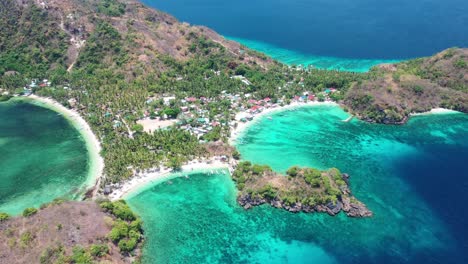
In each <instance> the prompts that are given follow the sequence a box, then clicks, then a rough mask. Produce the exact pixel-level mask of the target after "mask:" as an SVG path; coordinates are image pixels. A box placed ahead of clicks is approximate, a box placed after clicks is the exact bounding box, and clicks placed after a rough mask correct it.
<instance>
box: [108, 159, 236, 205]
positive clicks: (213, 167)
mask: <svg viewBox="0 0 468 264" xmlns="http://www.w3.org/2000/svg"><path fill="white" fill-rule="evenodd" d="M219 170H231V166H230V165H229V164H228V163H227V162H222V161H220V160H219V159H218V158H216V157H215V158H212V159H209V160H202V161H191V162H189V163H188V164H185V165H183V166H182V169H181V170H180V171H177V172H174V171H172V169H170V168H165V167H161V168H160V169H158V170H157V171H156V170H155V169H150V171H151V172H144V173H140V174H137V175H135V176H134V177H133V178H131V179H130V180H128V181H126V182H124V183H123V184H122V186H121V187H120V188H118V189H115V190H113V191H112V193H111V194H109V196H108V197H109V199H110V200H112V201H115V200H119V199H125V198H129V197H130V196H133V195H136V194H138V193H140V192H142V191H143V190H145V189H146V188H148V187H151V186H154V185H156V184H158V183H162V182H164V181H167V180H170V179H173V178H177V177H184V176H187V175H188V174H190V173H193V172H200V171H201V172H212V171H213V172H218V171H219Z"/></svg>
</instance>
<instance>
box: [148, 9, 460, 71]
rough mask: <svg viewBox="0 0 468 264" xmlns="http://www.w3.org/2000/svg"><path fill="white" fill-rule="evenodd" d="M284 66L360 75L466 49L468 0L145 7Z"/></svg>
mask: <svg viewBox="0 0 468 264" xmlns="http://www.w3.org/2000/svg"><path fill="white" fill-rule="evenodd" d="M143 2H144V3H146V4H148V5H149V6H151V7H154V8H157V9H160V10H163V11H166V12H168V13H170V14H172V15H174V16H176V17H177V18H178V19H180V20H182V21H186V22H189V23H191V24H195V25H204V26H208V27H210V28H213V29H214V30H216V31H217V32H219V33H220V34H222V35H224V36H229V37H232V38H235V40H237V41H240V42H241V43H243V44H245V45H247V46H248V47H251V48H253V49H256V50H258V51H261V52H265V53H266V54H268V55H270V56H272V57H273V58H276V59H278V60H280V61H282V62H285V63H293V64H303V65H304V64H306V65H308V64H311V65H314V66H316V67H320V68H328V69H330V68H333V69H341V70H352V71H362V70H367V69H368V68H369V67H370V66H372V65H375V64H377V63H380V62H382V60H400V59H408V58H415V57H421V56H429V55H432V54H434V53H436V52H438V51H441V50H444V49H447V48H450V47H453V46H459V47H467V46H468V34H466V28H468V1H466V0H445V1H439V0H413V1H406V0H392V1H390V0H382V1H375V0H354V1H349V0H268V1H267V0H253V1H252V0H237V1H219V0H170V1H168V0H167V1H163V0H143Z"/></svg>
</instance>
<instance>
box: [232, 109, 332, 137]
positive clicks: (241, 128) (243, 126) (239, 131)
mask: <svg viewBox="0 0 468 264" xmlns="http://www.w3.org/2000/svg"><path fill="white" fill-rule="evenodd" d="M319 105H327V106H339V104H337V103H335V102H331V101H325V102H318V101H309V102H306V103H300V102H293V103H290V104H289V105H285V106H279V105H278V106H274V107H270V108H267V109H265V110H263V111H262V112H260V113H257V114H254V115H252V116H253V120H251V121H248V122H245V123H244V122H241V121H240V119H242V118H244V117H246V116H248V115H251V114H249V113H248V112H247V111H243V112H239V113H237V114H236V117H235V119H236V122H237V127H235V128H233V127H231V136H230V137H229V144H230V145H235V143H236V141H237V139H238V138H239V137H240V136H242V135H243V134H244V133H245V131H247V129H248V128H249V127H250V126H251V125H253V124H256V123H257V122H258V120H259V118H260V117H263V116H265V115H268V114H275V113H278V112H281V111H285V110H293V109H297V108H301V107H305V106H319Z"/></svg>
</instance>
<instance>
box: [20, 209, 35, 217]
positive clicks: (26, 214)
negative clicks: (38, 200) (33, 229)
mask: <svg viewBox="0 0 468 264" xmlns="http://www.w3.org/2000/svg"><path fill="white" fill-rule="evenodd" d="M36 213H37V209H36V208H34V207H30V208H26V209H24V211H23V216H24V217H29V216H31V215H34V214H36Z"/></svg>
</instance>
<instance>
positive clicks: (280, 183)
mask: <svg viewBox="0 0 468 264" xmlns="http://www.w3.org/2000/svg"><path fill="white" fill-rule="evenodd" d="M255 166H256V165H253V167H252V166H251V165H250V164H249V163H248V164H247V165H245V163H244V164H242V163H241V167H242V168H240V169H239V170H237V169H236V171H235V172H234V174H233V176H234V180H235V181H236V183H237V184H238V186H239V184H240V185H241V187H240V189H241V190H240V192H239V194H238V197H237V202H238V203H239V204H240V205H241V206H242V207H244V209H250V208H252V207H254V206H259V205H262V204H269V205H271V206H273V207H275V208H282V209H285V210H287V211H289V212H293V213H297V212H305V213H313V212H320V213H327V214H329V215H331V216H335V215H337V214H339V213H340V212H344V213H345V214H346V215H347V216H349V217H371V216H373V213H372V211H370V210H369V209H368V208H367V207H366V205H365V204H364V203H362V202H360V201H358V200H357V199H356V198H355V197H354V196H353V195H352V193H351V190H350V189H349V175H348V174H346V173H341V172H339V171H338V170H337V169H334V168H332V169H330V170H328V171H319V170H316V169H312V168H299V167H292V168H290V169H289V170H288V173H287V174H288V175H279V174H276V173H275V172H273V171H271V170H270V169H269V168H268V167H266V166H264V167H262V169H263V172H262V173H257V174H255V173H252V172H251V171H253V170H257V171H258V170H259V167H257V168H256V169H253V168H255Z"/></svg>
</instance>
